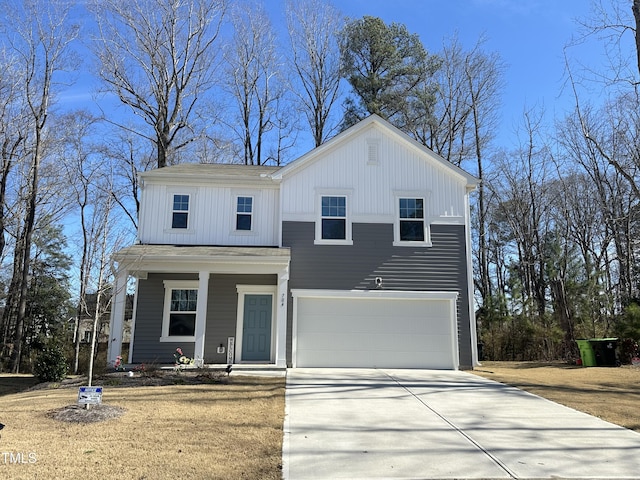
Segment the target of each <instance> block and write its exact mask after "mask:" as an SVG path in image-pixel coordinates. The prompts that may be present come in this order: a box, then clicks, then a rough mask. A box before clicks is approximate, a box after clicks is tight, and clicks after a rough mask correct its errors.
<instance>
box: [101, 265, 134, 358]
mask: <svg viewBox="0 0 640 480" xmlns="http://www.w3.org/2000/svg"><path fill="white" fill-rule="evenodd" d="M128 278H129V271H128V270H126V269H125V270H118V274H117V275H116V284H115V291H114V297H113V302H112V305H111V319H110V323H109V347H108V351H107V361H108V362H109V363H110V364H112V365H113V364H114V363H115V361H116V357H118V356H120V355H121V354H122V330H123V328H124V314H125V306H126V302H127V279H128ZM131 340H132V341H133V338H132V339H131Z"/></svg>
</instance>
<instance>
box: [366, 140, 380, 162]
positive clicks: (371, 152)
mask: <svg viewBox="0 0 640 480" xmlns="http://www.w3.org/2000/svg"><path fill="white" fill-rule="evenodd" d="M378 147H379V142H378V140H372V139H369V140H367V165H378V164H379V163H380V156H379V148H378Z"/></svg>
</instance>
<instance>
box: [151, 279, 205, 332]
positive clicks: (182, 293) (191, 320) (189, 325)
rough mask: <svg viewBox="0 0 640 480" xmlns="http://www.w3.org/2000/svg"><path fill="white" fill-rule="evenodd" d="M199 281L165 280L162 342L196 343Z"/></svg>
mask: <svg viewBox="0 0 640 480" xmlns="http://www.w3.org/2000/svg"><path fill="white" fill-rule="evenodd" d="M197 307H198V281H197V280H193V281H192V280H165V282H164V310H163V316H162V337H160V341H161V342H194V341H195V338H196V337H195V335H196V309H197Z"/></svg>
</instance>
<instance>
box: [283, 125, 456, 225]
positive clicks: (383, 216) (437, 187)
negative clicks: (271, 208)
mask: <svg viewBox="0 0 640 480" xmlns="http://www.w3.org/2000/svg"><path fill="white" fill-rule="evenodd" d="M285 170H286V167H285ZM466 186H467V178H465V177H464V176H462V175H458V174H457V172H456V171H455V169H452V168H450V167H449V166H447V165H444V164H443V161H442V159H437V158H436V157H435V156H433V155H432V154H429V153H427V152H425V151H424V150H421V149H419V148H416V147H415V146H414V145H412V144H409V143H408V142H406V141H403V140H402V139H401V138H399V137H397V136H393V135H389V133H388V131H387V130H383V129H381V128H380V127H378V126H376V125H375V124H374V125H371V126H370V127H369V128H368V129H366V130H365V131H362V132H360V134H358V135H354V136H353V137H351V138H349V139H348V140H347V141H341V142H337V143H336V144H335V146H334V147H333V148H328V149H327V150H326V151H323V152H322V156H321V161H309V162H307V163H306V164H305V168H300V169H292V170H291V171H290V173H287V174H284V175H283V184H282V203H281V204H282V219H283V221H314V220H315V219H316V218H315V215H317V209H318V205H319V201H318V198H319V196H320V195H325V194H329V195H330V194H332V193H335V194H341V193H342V194H346V195H347V197H348V202H349V207H348V208H349V210H350V215H351V221H353V222H358V223H392V222H393V221H394V218H395V215H396V210H397V206H396V203H397V198H399V197H416V198H417V197H424V198H425V207H426V212H425V214H426V215H427V216H428V219H429V221H430V223H448V224H463V223H464V216H465V209H466V205H465V197H466V194H467V190H466ZM310 192H314V193H315V194H311V195H310V194H309V193H310Z"/></svg>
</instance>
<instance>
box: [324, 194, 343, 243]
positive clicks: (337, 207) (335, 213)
mask: <svg viewBox="0 0 640 480" xmlns="http://www.w3.org/2000/svg"><path fill="white" fill-rule="evenodd" d="M321 210H322V211H321V213H320V215H321V216H322V219H321V227H320V229H321V233H320V238H321V239H322V240H346V239H347V197H344V196H338V195H335V196H334V195H323V196H322V200H321Z"/></svg>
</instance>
